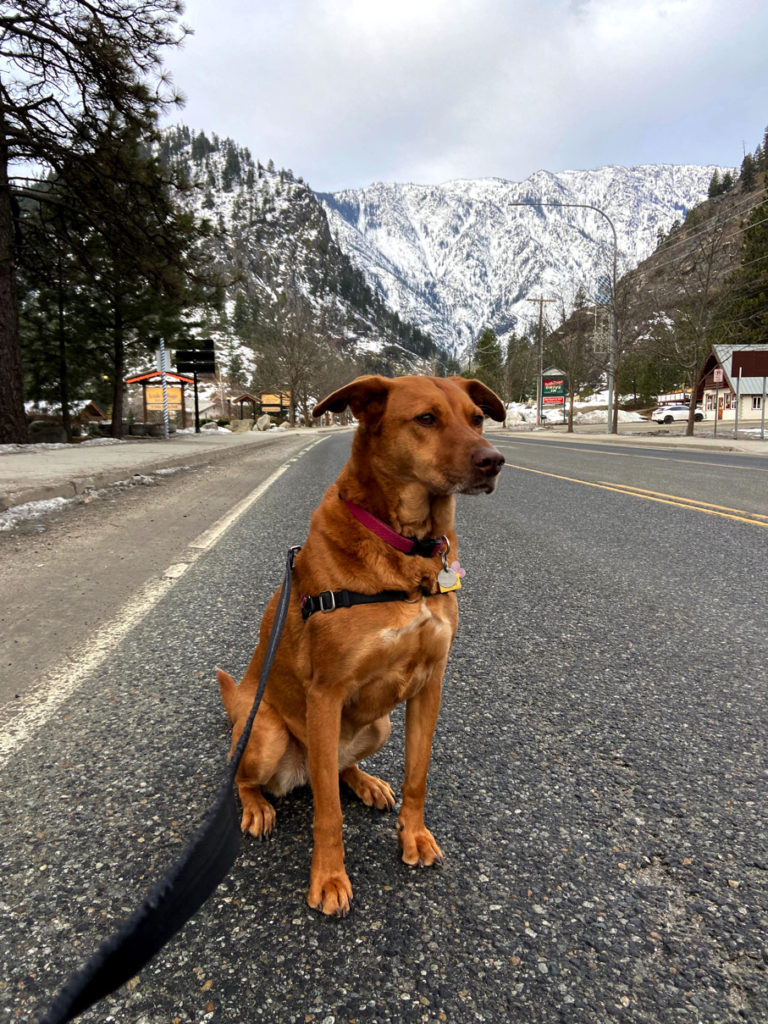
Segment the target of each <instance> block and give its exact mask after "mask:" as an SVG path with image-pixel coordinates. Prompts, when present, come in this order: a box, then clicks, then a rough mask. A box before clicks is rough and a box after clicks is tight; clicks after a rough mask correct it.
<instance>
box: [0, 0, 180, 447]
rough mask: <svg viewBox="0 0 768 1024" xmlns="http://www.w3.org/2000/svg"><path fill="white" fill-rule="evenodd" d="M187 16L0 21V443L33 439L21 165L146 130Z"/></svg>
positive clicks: (74, 12) (43, 5) (153, 10)
mask: <svg viewBox="0 0 768 1024" xmlns="http://www.w3.org/2000/svg"><path fill="white" fill-rule="evenodd" d="M6 8H7V5H6ZM180 10H181V8H180V5H179V3H178V2H177V0H100V3H99V4H98V5H94V4H93V3H91V2H86V0H68V2H67V3H47V2H43V0H16V2H15V3H14V4H13V10H12V11H9V10H8V9H6V10H5V12H4V13H3V15H2V17H0V59H1V60H2V63H3V77H2V82H0V443H2V442H9V441H25V440H26V439H27V431H26V422H25V418H24V406H23V387H22V369H21V350H20V343H19V316H18V305H17V296H16V278H15V270H14V268H15V265H16V252H15V245H16V236H17V229H16V224H15V221H16V218H17V216H18V210H19V207H18V198H19V193H22V194H23V192H24V188H25V185H26V182H27V181H28V179H24V178H23V177H20V176H18V175H17V174H15V168H16V165H17V164H18V165H21V166H22V167H23V166H24V164H29V163H32V164H37V165H39V166H42V167H44V168H46V169H47V170H52V171H54V172H57V173H58V172H59V171H60V170H61V168H62V166H63V164H64V163H65V162H66V163H69V164H70V166H71V165H72V164H74V163H79V164H81V165H87V164H88V162H89V160H90V159H91V156H92V153H93V142H94V139H96V138H98V137H99V136H101V135H102V134H103V132H104V131H105V129H106V127H107V125H112V126H114V124H115V122H116V120H117V122H118V123H119V124H120V125H121V126H131V127H132V128H134V129H140V131H141V132H146V131H149V130H150V129H151V128H152V127H153V126H154V117H155V114H156V112H157V111H158V109H160V108H161V107H162V106H164V105H167V104H169V103H172V102H174V101H176V99H177V97H175V95H173V94H172V93H171V92H169V91H168V90H167V88H166V87H165V84H164V82H163V81H162V76H161V74H160V72H161V71H162V68H161V62H160V52H161V50H162V49H163V47H165V46H169V45H175V44H177V43H178V42H180V40H181V39H182V38H183V36H184V35H185V34H186V29H184V28H183V27H182V28H180V27H179V26H178V17H179V13H180ZM152 79H155V81H154V82H152V81H151V80H152ZM88 201H90V196H89V195H81V196H80V197H79V202H80V204H81V205H82V204H83V203H85V202H88ZM114 212H115V214H117V213H119V211H117V210H116V211H114Z"/></svg>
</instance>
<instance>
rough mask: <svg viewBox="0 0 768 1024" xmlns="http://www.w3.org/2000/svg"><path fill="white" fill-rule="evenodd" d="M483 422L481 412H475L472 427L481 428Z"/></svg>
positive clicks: (483, 417)
mask: <svg viewBox="0 0 768 1024" xmlns="http://www.w3.org/2000/svg"><path fill="white" fill-rule="evenodd" d="M484 422H485V416H483V414H482V413H481V412H476V413H475V415H474V416H473V417H472V426H473V427H482V425H483V423H484Z"/></svg>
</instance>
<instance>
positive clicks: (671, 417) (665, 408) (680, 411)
mask: <svg viewBox="0 0 768 1024" xmlns="http://www.w3.org/2000/svg"><path fill="white" fill-rule="evenodd" d="M693 418H694V420H695V421H696V422H697V423H698V422H699V421H700V420H703V419H704V418H705V414H704V410H703V409H699V408H697V409H696V412H695V413H694V414H693ZM651 419H652V420H656V422H657V423H674V422H675V420H686V421H687V419H688V406H687V405H660V406H659V407H658V409H654V410H653V412H652V413H651Z"/></svg>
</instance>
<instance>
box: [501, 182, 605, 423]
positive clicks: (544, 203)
mask: <svg viewBox="0 0 768 1024" xmlns="http://www.w3.org/2000/svg"><path fill="white" fill-rule="evenodd" d="M507 206H559V207H560V208H561V209H563V208H565V207H573V208H576V209H580V210H594V211H595V213H599V214H600V216H601V217H604V218H605V219H606V220H607V221H608V223H609V224H610V227H611V231H612V232H613V268H612V272H611V334H610V342H609V344H608V370H607V374H606V376H607V378H608V381H607V382H608V433H609V434H612V433H613V404H614V397H613V390H614V375H615V362H616V274H617V271H618V263H619V241H618V236H617V234H616V225H615V224H614V223H613V221H612V220H611V218H610V217H609V216H608V214H607V213H606V212H605V210H601V209H600V207H599V206H594V205H593V204H592V203H560V202H557V201H555V200H549V199H541V200H539V199H528V200H526V201H525V202H517V201H514V200H513V201H511V202H508V203H507Z"/></svg>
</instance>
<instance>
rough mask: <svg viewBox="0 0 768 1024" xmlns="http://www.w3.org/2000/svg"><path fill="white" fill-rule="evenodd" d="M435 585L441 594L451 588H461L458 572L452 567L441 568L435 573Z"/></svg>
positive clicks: (448, 591)
mask: <svg viewBox="0 0 768 1024" xmlns="http://www.w3.org/2000/svg"><path fill="white" fill-rule="evenodd" d="M437 585H438V587H439V589H440V593H441V594H449V593H450V592H451V591H452V590H461V580H460V579H459V574H458V573H455V572H454V571H453V569H441V570H440V572H439V573H438V574H437Z"/></svg>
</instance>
